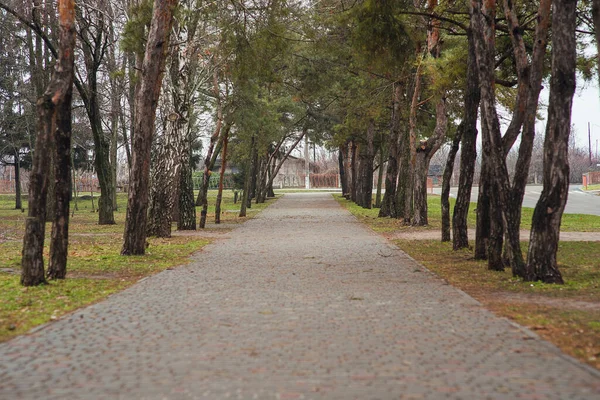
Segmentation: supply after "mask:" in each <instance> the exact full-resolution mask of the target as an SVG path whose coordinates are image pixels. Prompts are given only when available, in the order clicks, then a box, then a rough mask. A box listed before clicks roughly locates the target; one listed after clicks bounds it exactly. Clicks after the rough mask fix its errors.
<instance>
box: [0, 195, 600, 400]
mask: <svg viewBox="0 0 600 400" xmlns="http://www.w3.org/2000/svg"><path fill="white" fill-rule="evenodd" d="M227 236H228V237H229V238H227V239H224V240H220V241H217V242H216V243H215V244H213V245H210V246H207V247H206V248H205V250H204V251H202V252H200V253H198V254H197V255H196V256H195V257H194V262H193V263H191V264H190V265H188V266H185V267H181V268H177V269H175V270H170V271H164V272H162V273H160V274H158V275H156V276H154V277H152V278H149V279H146V280H144V281H142V282H140V283H139V284H137V285H135V286H133V287H131V288H129V289H128V290H126V291H124V292H122V293H120V294H117V295H113V296H111V297H110V298H108V299H107V300H106V301H104V302H102V303H99V304H96V305H93V306H91V307H87V308H85V309H82V310H80V311H78V312H75V313H74V314H71V315H70V316H68V317H67V318H64V319H62V320H59V321H57V322H54V323H52V324H50V325H47V326H46V327H44V328H43V329H40V330H38V331H37V332H33V333H31V334H29V335H26V336H22V337H19V338H16V339H14V340H12V341H9V342H7V343H4V344H2V345H0V399H11V400H13V399H69V400H70V399H344V400H348V399H358V400H364V399H521V398H522V399H569V400H574V399H582V400H583V399H586V400H591V399H600V375H599V374H598V372H597V371H596V370H592V369H590V368H588V367H586V366H584V365H582V364H580V363H578V362H577V361H574V360H573V359H571V358H569V357H567V356H565V355H563V354H562V353H561V352H560V351H559V350H557V349H556V348H555V347H554V346H552V345H550V344H548V343H547V342H544V341H542V340H540V339H538V338H537V337H536V336H535V335H534V334H532V333H530V332H529V331H527V330H525V329H523V328H521V327H518V326H516V325H513V324H511V323H510V322H508V321H507V320H506V319H502V318H497V317H495V316H494V315H492V314H491V313H490V312H488V311H486V310H485V309H483V308H482V307H481V306H480V305H479V303H478V302H476V301H475V300H473V299H472V298H471V297H469V296H467V295H465V294H464V293H462V292H460V291H458V290H456V289H454V288H453V287H451V286H449V285H447V284H446V283H445V282H444V281H442V280H440V279H439V278H436V277H435V276H433V275H432V274H430V273H429V272H428V271H427V270H426V269H424V268H423V267H421V266H420V265H418V264H417V263H416V262H414V261H413V260H412V259H410V258H409V257H408V256H407V255H406V254H404V253H403V252H402V251H400V250H398V249H397V248H396V247H394V246H392V245H391V244H389V242H387V241H386V240H385V239H384V238H382V237H380V236H378V235H376V234H375V233H373V232H372V231H370V230H369V229H368V228H366V227H364V226H363V225H361V224H359V223H358V222H357V220H356V219H355V218H354V217H352V216H351V215H350V214H349V213H348V212H346V211H345V210H343V209H342V208H341V207H340V206H339V205H338V204H337V203H336V202H335V201H334V200H333V199H332V198H331V195H329V194H320V193H307V194H286V195H285V196H284V197H283V198H282V199H281V200H279V201H278V202H277V203H275V204H274V205H272V206H271V207H269V208H268V209H267V210H266V211H264V212H263V213H262V214H261V216H260V217H259V218H257V219H254V220H251V221H249V222H247V223H245V224H244V225H242V226H241V227H240V228H237V229H235V230H234V231H232V232H231V233H228V234H227Z"/></svg>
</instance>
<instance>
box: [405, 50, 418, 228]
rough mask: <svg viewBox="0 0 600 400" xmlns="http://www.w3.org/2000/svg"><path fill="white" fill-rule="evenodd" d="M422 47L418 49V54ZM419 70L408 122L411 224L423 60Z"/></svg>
mask: <svg viewBox="0 0 600 400" xmlns="http://www.w3.org/2000/svg"><path fill="white" fill-rule="evenodd" d="M419 52H420V49H419V50H418V51H417V54H418V53H419ZM418 62H419V64H418V65H417V71H416V73H415V85H414V91H413V96H412V101H411V104H410V115H409V122H408V149H409V152H410V153H409V162H408V170H407V171H406V174H407V179H406V181H405V188H404V190H405V196H406V198H405V200H404V212H403V217H404V223H405V224H411V223H412V222H413V217H414V212H415V211H414V207H415V205H414V201H415V199H414V198H415V192H416V189H415V182H416V179H417V178H416V168H417V108H418V106H419V98H420V96H421V60H419V61H418Z"/></svg>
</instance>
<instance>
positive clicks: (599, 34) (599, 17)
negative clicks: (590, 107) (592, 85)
mask: <svg viewBox="0 0 600 400" xmlns="http://www.w3.org/2000/svg"><path fill="white" fill-rule="evenodd" d="M592 20H593V21H594V33H595V37H596V52H597V53H598V55H597V56H596V69H597V72H598V77H599V78H600V0H592Z"/></svg>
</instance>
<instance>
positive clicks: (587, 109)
mask: <svg viewBox="0 0 600 400" xmlns="http://www.w3.org/2000/svg"><path fill="white" fill-rule="evenodd" d="M577 83H578V84H579V87H578V88H577V92H576V94H575V98H574V99H573V113H572V121H573V125H574V126H575V132H574V134H575V139H576V142H577V144H578V145H579V146H582V147H585V148H587V147H588V122H589V123H590V131H591V136H592V153H593V154H595V153H596V141H598V143H599V145H600V93H599V92H598V83H597V81H595V82H593V83H588V84H585V85H584V84H583V82H581V81H580V82H577Z"/></svg>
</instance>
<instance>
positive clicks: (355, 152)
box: [350, 140, 359, 203]
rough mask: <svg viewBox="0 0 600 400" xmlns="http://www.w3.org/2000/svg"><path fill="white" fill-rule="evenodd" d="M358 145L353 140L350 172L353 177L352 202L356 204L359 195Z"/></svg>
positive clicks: (351, 187) (351, 186) (351, 184)
mask: <svg viewBox="0 0 600 400" xmlns="http://www.w3.org/2000/svg"><path fill="white" fill-rule="evenodd" d="M358 147H359V146H358V145H357V143H356V141H355V140H352V142H351V145H350V151H351V153H352V155H351V158H350V171H352V176H351V180H350V182H351V183H350V200H352V201H353V202H355V203H356V199H357V194H358V190H359V188H358V150H359V149H358Z"/></svg>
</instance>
